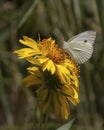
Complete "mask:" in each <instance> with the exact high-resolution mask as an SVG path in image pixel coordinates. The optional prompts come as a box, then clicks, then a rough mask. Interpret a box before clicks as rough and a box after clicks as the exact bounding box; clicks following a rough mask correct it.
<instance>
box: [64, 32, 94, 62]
mask: <svg viewBox="0 0 104 130" xmlns="http://www.w3.org/2000/svg"><path fill="white" fill-rule="evenodd" d="M95 38H96V32H95V31H92V30H91V31H85V32H82V33H80V34H78V35H76V36H74V37H72V38H71V39H69V40H68V41H66V42H65V41H64V42H63V46H62V48H63V49H64V50H65V51H66V52H67V53H68V54H69V55H70V56H71V57H72V59H73V60H75V62H76V63H78V64H83V63H84V62H86V61H87V60H89V59H90V57H91V56H92V53H93V45H94V41H95Z"/></svg>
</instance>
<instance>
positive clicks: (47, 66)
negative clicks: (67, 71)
mask: <svg viewBox="0 0 104 130" xmlns="http://www.w3.org/2000/svg"><path fill="white" fill-rule="evenodd" d="M45 70H48V71H50V72H51V74H54V73H55V70H56V68H55V64H54V63H53V61H52V60H48V61H47V62H45V63H44V65H43V71H45Z"/></svg>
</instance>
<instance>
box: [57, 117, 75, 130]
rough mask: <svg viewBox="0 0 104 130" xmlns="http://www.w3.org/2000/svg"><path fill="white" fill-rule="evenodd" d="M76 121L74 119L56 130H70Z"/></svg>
mask: <svg viewBox="0 0 104 130" xmlns="http://www.w3.org/2000/svg"><path fill="white" fill-rule="evenodd" d="M74 120H75V119H72V120H71V121H68V122H67V123H66V124H64V125H63V126H61V127H60V128H58V129H56V130H69V129H70V128H71V126H72V124H73V122H74Z"/></svg>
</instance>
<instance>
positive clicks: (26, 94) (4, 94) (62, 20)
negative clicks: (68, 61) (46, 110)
mask: <svg viewBox="0 0 104 130" xmlns="http://www.w3.org/2000/svg"><path fill="white" fill-rule="evenodd" d="M55 30H59V31H60V33H61V34H62V35H63V37H64V38H65V40H68V39H69V38H70V37H72V36H73V35H75V34H78V33H80V32H83V31H86V30H95V31H96V32H97V37H96V41H95V44H94V52H93V56H92V58H91V59H90V60H89V61H88V62H86V63H85V64H83V65H80V68H81V72H80V93H79V95H80V103H79V104H78V106H76V107H72V110H71V113H72V115H73V117H75V119H76V120H75V122H74V124H73V126H72V128H71V130H104V0H28V1H27V0H0V130H33V113H34V104H35V98H34V96H33V94H32V92H31V91H29V89H26V88H25V87H24V85H23V84H22V82H21V80H22V78H23V77H25V76H26V75H27V71H26V67H27V66H28V65H27V64H26V62H25V60H18V59H17V57H16V56H15V55H14V54H13V53H12V52H13V51H14V50H16V49H19V48H21V47H22V45H20V44H19V42H18V40H19V39H20V38H22V36H23V35H27V36H29V37H31V38H34V39H36V40H38V34H40V36H41V39H42V38H48V37H49V36H52V37H53V38H56V40H57V37H55V35H54V32H55ZM58 124H59V122H58V120H53V119H50V120H49V123H48V128H49V130H54V129H55V128H56V127H57V126H58Z"/></svg>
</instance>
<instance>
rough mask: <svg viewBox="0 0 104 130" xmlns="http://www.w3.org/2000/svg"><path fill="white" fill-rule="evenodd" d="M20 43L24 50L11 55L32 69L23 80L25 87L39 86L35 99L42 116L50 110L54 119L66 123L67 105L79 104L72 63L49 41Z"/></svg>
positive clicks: (23, 41) (75, 66) (24, 37)
mask: <svg viewBox="0 0 104 130" xmlns="http://www.w3.org/2000/svg"><path fill="white" fill-rule="evenodd" d="M20 43H22V44H24V45H25V46H27V47H26V48H23V49H19V50H16V51H14V53H16V54H17V55H18V57H19V58H25V59H26V60H27V61H28V62H29V63H31V67H28V68H27V70H28V73H29V75H28V76H27V77H25V78H24V79H23V82H24V83H25V84H26V86H28V87H30V86H33V85H34V86H35V85H36V86H37V84H38V86H39V87H37V88H36V89H35V91H36V94H37V97H38V96H40V95H41V97H42V100H43V108H42V109H43V112H46V111H47V109H49V108H50V109H51V110H52V111H53V112H54V113H55V115H56V117H60V116H61V117H62V118H63V119H68V118H69V116H70V108H69V102H71V103H72V104H74V105H76V104H77V103H79V96H78V92H79V80H78V76H79V67H78V65H77V64H76V63H75V62H74V61H73V59H72V58H71V57H70V56H69V55H68V54H66V53H65V52H64V50H62V49H61V48H59V47H58V45H57V44H56V42H55V40H53V39H52V38H51V37H50V38H48V39H43V40H42V41H40V40H39V41H35V40H33V39H31V38H29V37H27V36H23V40H20Z"/></svg>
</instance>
